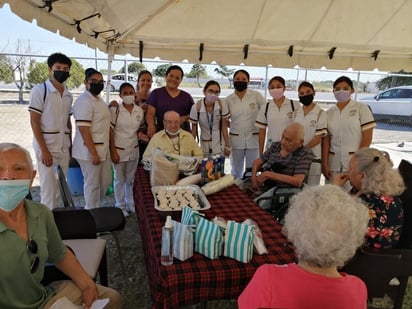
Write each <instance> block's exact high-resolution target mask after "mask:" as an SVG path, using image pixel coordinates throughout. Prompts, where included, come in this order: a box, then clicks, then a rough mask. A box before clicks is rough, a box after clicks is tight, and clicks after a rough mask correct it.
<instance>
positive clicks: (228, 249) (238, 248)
mask: <svg viewBox="0 0 412 309" xmlns="http://www.w3.org/2000/svg"><path fill="white" fill-rule="evenodd" d="M254 235H255V230H254V227H253V226H252V225H248V224H242V223H238V222H235V221H231V220H229V221H227V227H226V233H225V249H224V252H223V255H224V256H227V257H230V258H233V259H235V260H237V261H239V262H243V263H248V262H249V261H250V260H251V259H252V257H253V237H254Z"/></svg>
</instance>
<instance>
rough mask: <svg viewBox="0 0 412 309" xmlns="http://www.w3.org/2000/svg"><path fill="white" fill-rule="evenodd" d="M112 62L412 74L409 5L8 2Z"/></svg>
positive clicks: (325, 0)
mask: <svg viewBox="0 0 412 309" xmlns="http://www.w3.org/2000/svg"><path fill="white" fill-rule="evenodd" d="M4 3H9V4H10V7H11V9H12V11H13V12H15V13H16V14H17V15H19V16H21V17H22V18H24V19H25V20H28V21H32V20H33V19H36V20H37V24H38V25H39V26H41V27H43V28H46V29H49V30H51V31H53V32H57V31H58V32H59V33H60V34H61V35H62V36H65V37H67V38H69V39H72V38H75V39H76V41H77V42H79V43H87V44H88V46H90V47H92V48H99V49H100V50H102V51H105V52H107V53H108V54H109V55H110V54H111V55H113V54H127V53H130V54H131V55H133V56H136V57H140V58H141V59H142V58H143V57H144V58H154V57H159V58H161V59H165V60H173V61H182V60H188V61H189V62H191V63H211V62H212V61H215V62H217V63H219V64H224V65H239V64H241V63H244V64H245V65H257V66H267V65H272V66H274V67H283V68H290V67H294V66H296V65H298V66H300V67H302V68H321V67H323V66H324V67H326V68H328V69H348V68H353V69H354V70H372V69H374V68H378V69H379V70H383V71H399V70H401V69H403V70H405V71H412V18H410V12H412V1H409V0H391V1H387V0H207V1H205V0H203V1H201V0H146V1H144V0H8V1H4V0H0V4H1V5H3V4H4Z"/></svg>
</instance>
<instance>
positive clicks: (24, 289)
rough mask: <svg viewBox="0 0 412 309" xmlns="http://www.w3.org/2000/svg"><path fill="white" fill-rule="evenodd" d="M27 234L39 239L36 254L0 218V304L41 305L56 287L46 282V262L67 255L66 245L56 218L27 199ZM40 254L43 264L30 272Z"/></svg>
mask: <svg viewBox="0 0 412 309" xmlns="http://www.w3.org/2000/svg"><path fill="white" fill-rule="evenodd" d="M24 206H25V208H26V216H27V226H28V237H29V240H34V241H36V243H37V246H38V249H37V254H32V253H31V252H30V251H29V249H27V247H26V242H25V241H24V240H23V239H21V238H20V237H19V236H18V235H17V234H16V232H15V231H14V230H11V229H9V228H8V227H7V226H6V225H4V223H3V222H1V221H0V308H2V309H8V308H41V307H42V306H43V305H45V304H46V302H47V301H48V300H49V299H50V298H51V297H52V295H53V294H54V291H53V290H52V289H50V288H48V287H45V286H43V285H42V284H41V283H40V281H41V280H42V278H43V275H44V267H45V263H46V262H50V263H56V262H58V261H61V260H62V259H63V257H64V254H65V250H66V247H65V246H64V244H63V242H62V240H61V238H60V234H59V231H58V229H57V227H56V224H55V222H54V219H53V214H52V213H51V211H50V210H49V209H48V208H47V207H46V206H44V205H42V204H39V203H36V202H33V201H29V200H25V202H24ZM35 256H38V257H39V258H40V264H39V267H38V268H37V270H36V271H35V272H34V273H33V274H32V273H30V265H31V262H32V260H33V259H34V258H35Z"/></svg>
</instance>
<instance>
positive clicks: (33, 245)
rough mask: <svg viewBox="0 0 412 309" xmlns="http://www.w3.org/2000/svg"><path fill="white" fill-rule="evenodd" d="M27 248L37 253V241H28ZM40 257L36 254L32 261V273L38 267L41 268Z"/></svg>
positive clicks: (32, 252)
mask: <svg viewBox="0 0 412 309" xmlns="http://www.w3.org/2000/svg"><path fill="white" fill-rule="evenodd" d="M26 246H27V249H28V250H29V251H30V253H31V254H37V249H38V247H37V243H36V241H34V240H33V239H31V240H30V241H28V242H27V245H26ZM39 263H40V258H39V257H38V256H35V257H34V258H33V259H32V260H31V263H30V273H34V272H35V271H36V270H37V268H39Z"/></svg>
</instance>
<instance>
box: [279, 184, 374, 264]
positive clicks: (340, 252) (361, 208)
mask: <svg viewBox="0 0 412 309" xmlns="http://www.w3.org/2000/svg"><path fill="white" fill-rule="evenodd" d="M368 222H369V211H368V208H367V207H366V206H365V205H364V204H363V203H362V202H361V201H360V200H358V199H355V198H354V197H352V196H350V195H349V194H348V193H346V192H345V191H343V190H342V189H341V188H340V187H338V186H334V185H325V186H315V187H309V188H307V189H305V190H303V191H302V192H300V193H299V194H297V195H295V196H294V197H293V198H292V201H291V205H290V208H289V211H288V212H287V214H286V216H285V226H284V229H283V231H284V233H285V235H286V236H287V237H288V239H289V240H290V241H291V242H292V243H293V244H294V246H295V252H296V254H297V257H298V260H299V261H301V262H305V263H307V264H309V265H311V266H315V267H331V266H338V267H340V266H343V265H344V263H345V262H346V261H348V260H349V259H350V258H351V257H352V256H353V255H354V254H355V252H356V249H357V248H359V247H360V246H361V245H362V244H363V242H364V240H365V235H366V231H367V227H368Z"/></svg>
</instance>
